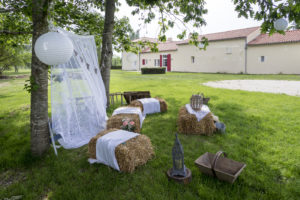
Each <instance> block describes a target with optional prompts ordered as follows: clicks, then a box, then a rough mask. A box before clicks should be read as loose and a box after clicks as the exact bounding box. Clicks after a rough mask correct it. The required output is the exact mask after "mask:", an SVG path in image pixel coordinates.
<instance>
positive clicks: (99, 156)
mask: <svg viewBox="0 0 300 200" xmlns="http://www.w3.org/2000/svg"><path fill="white" fill-rule="evenodd" d="M138 135H139V134H137V133H133V132H129V131H124V130H117V131H113V132H110V133H107V134H106V135H103V136H102V137H100V138H98V140H97V143H96V159H91V158H90V159H89V160H88V161H89V162H90V163H91V164H93V163H102V164H105V165H108V166H111V167H112V168H114V169H116V170H118V171H120V168H119V165H118V161H117V159H116V155H115V149H116V147H117V146H118V145H120V144H122V143H124V142H126V141H128V140H130V139H131V138H134V137H137V136H138Z"/></svg>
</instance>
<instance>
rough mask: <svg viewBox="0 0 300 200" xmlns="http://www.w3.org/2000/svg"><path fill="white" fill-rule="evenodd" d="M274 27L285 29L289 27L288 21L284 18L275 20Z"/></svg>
mask: <svg viewBox="0 0 300 200" xmlns="http://www.w3.org/2000/svg"><path fill="white" fill-rule="evenodd" d="M274 27H275V29H276V30H278V31H284V30H285V29H286V28H287V27H288V22H287V21H286V20H285V19H283V18H281V19H277V20H276V21H275V22H274Z"/></svg>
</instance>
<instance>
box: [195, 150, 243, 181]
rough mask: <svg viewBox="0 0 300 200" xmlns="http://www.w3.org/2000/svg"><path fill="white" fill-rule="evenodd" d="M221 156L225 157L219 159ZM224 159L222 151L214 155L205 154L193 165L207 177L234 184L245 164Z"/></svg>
mask: <svg viewBox="0 0 300 200" xmlns="http://www.w3.org/2000/svg"><path fill="white" fill-rule="evenodd" d="M222 154H224V156H225V157H221V155H222ZM226 157H227V156H226V153H224V152H223V151H218V152H217V153H216V154H211V153H208V152H206V153H205V154H203V155H202V156H200V157H199V158H198V159H197V160H196V161H195V164H196V165H197V166H198V167H199V169H200V171H201V172H203V173H205V174H207V175H210V176H214V177H217V178H218V179H220V180H222V181H226V182H229V183H234V181H235V180H236V179H237V177H238V176H239V175H240V173H241V172H242V171H243V169H244V168H245V167H246V164H244V163H240V162H237V161H234V160H231V159H229V158H226Z"/></svg>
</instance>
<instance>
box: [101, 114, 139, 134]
mask: <svg viewBox="0 0 300 200" xmlns="http://www.w3.org/2000/svg"><path fill="white" fill-rule="evenodd" d="M123 119H130V120H132V121H134V123H135V130H134V132H136V133H140V132H141V122H140V117H139V115H138V114H133V113H130V114H127V113H126V114H125V113H124V114H117V115H113V116H111V118H109V119H108V120H107V122H106V129H112V128H117V129H121V126H122V124H123V122H122V120H123Z"/></svg>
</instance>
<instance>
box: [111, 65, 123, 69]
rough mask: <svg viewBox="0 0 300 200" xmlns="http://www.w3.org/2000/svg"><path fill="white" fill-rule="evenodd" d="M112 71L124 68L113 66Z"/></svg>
mask: <svg viewBox="0 0 300 200" xmlns="http://www.w3.org/2000/svg"><path fill="white" fill-rule="evenodd" d="M111 69H122V66H121V65H120V66H111Z"/></svg>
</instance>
